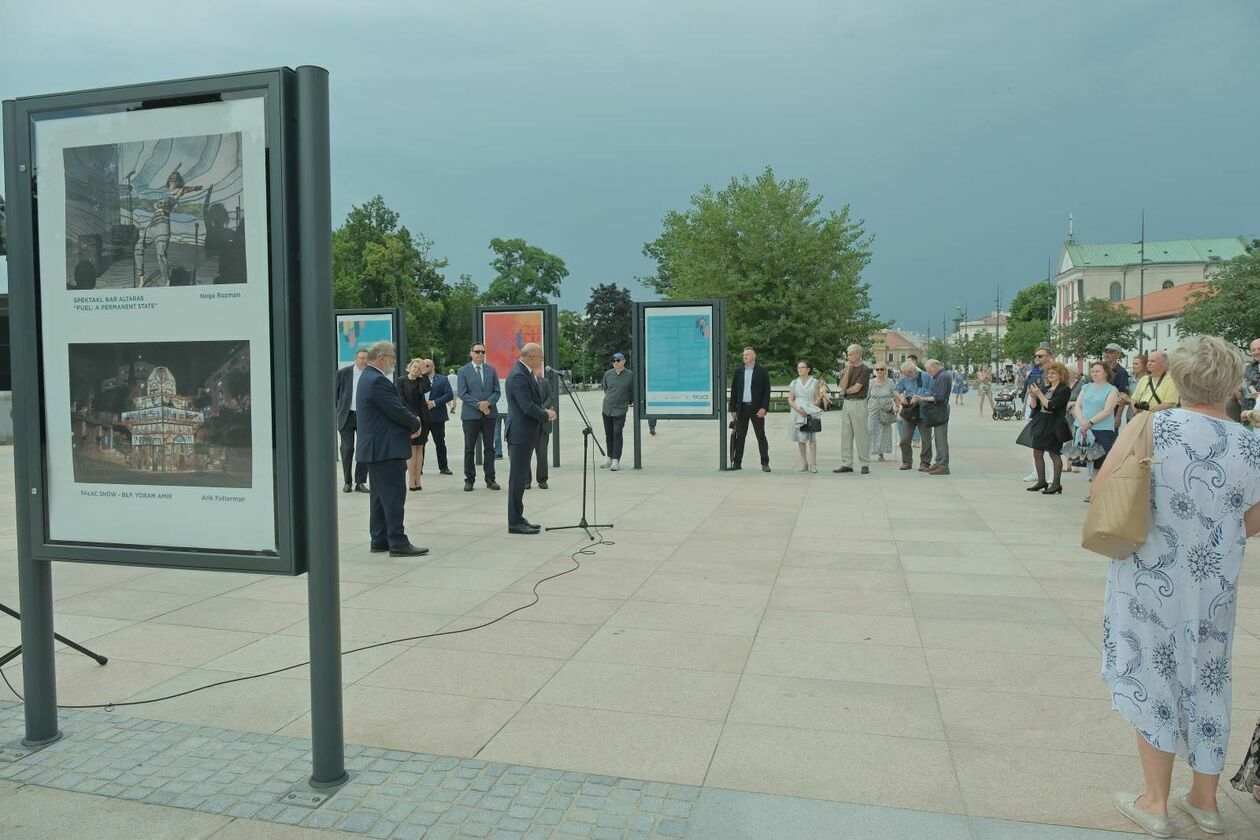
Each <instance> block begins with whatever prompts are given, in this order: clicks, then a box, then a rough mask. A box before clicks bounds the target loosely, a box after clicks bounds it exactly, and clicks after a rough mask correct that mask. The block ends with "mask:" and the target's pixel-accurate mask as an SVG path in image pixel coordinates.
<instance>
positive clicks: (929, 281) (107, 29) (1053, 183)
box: [0, 0, 1260, 332]
mask: <svg viewBox="0 0 1260 840" xmlns="http://www.w3.org/2000/svg"><path fill="white" fill-rule="evenodd" d="M0 31H3V32H4V34H5V38H4V47H3V50H2V51H0V98H12V97H15V96H24V95H32V94H39V93H47V92H54V91H60V90H72V89H79V88H88V87H99V86H104V85H115V84H126V83H131V82H140V81H153V80H159V79H165V78H180V77H186V76H196V75H203V74H211V73H222V72H231V71H237V70H250V69H256V68H261V67H271V66H279V65H289V66H297V65H300V64H319V65H322V66H324V67H326V68H328V70H329V71H330V73H331V82H332V108H333V124H332V132H333V138H332V139H333V172H332V177H333V202H334V208H333V210H334V216H335V220H336V221H340V219H341V218H342V217H344V214H345V212H346V211H347V210H348V209H349V208H350V206H351V205H352V204H355V203H359V202H362V201H364V200H366V199H368V198H370V197H371V196H373V195H375V194H376V193H381V194H383V195H384V196H385V198H386V200H387V201H388V202H389V204H390V205H391V206H393V207H394V208H396V209H397V210H399V211H400V212H401V213H402V217H403V220H404V222H405V223H406V224H407V225H409V226H410V227H411V228H412V229H413V230H419V231H423V232H424V233H425V234H426V235H428V236H429V237H431V238H432V239H433V240H434V241H435V242H436V248H435V252H436V253H437V254H438V255H440V256H445V257H447V258H449V259H450V262H451V265H450V269H449V277H450V279H452V280H454V279H455V278H456V276H457V275H458V274H459V273H461V272H467V273H468V274H471V275H472V276H473V278H474V279H475V280H477V281H478V283H479V284H481V285H483V286H484V285H485V284H486V283H487V282H488V281H489V279H490V276H491V272H490V269H489V266H488V262H489V256H490V252H489V250H488V248H487V245H488V243H489V240H490V239H491V238H492V237H495V236H503V237H511V236H522V237H524V238H526V239H527V240H528V241H529V242H530V243H532V244H534V245H538V246H540V247H543V248H546V249H547V250H549V251H552V252H554V253H557V254H559V255H560V256H562V257H563V258H564V259H565V261H566V262H567V263H568V266H569V270H570V272H571V274H570V277H569V279H568V280H567V281H566V288H565V291H564V294H563V296H562V300H561V303H562V305H564V306H566V307H572V308H580V307H581V306H582V305H583V304H584V303H585V300H586V298H587V296H588V293H589V288H590V286H592V285H594V284H596V283H601V282H617V283H622V284H626V285H629V286H630V287H631V289H632V290H633V291H634V292H635V293H636V296H640V297H641V296H645V295H644V293H643V292H642V290H641V289H639V288H638V287H637V286H635V285H634V283H633V278H634V277H636V276H641V275H644V274H648V273H650V272H651V270H652V264H651V263H650V262H649V261H648V260H646V259H645V258H644V257H643V256H642V254H641V252H640V249H641V248H642V245H643V243H644V242H645V241H647V240H650V239H652V238H654V237H655V236H656V235H657V234H658V232H659V230H660V221H661V219H662V217H663V216H664V214H665V213H666V212H667V211H668V210H670V209H672V208H683V207H685V206H686V204H687V200H688V197H689V196H690V195H692V194H693V193H694V192H696V191H697V190H698V189H699V188H700V187H701V186H702V185H704V184H706V183H707V184H713V185H714V186H715V187H720V186H723V185H725V184H726V183H727V182H728V181H729V179H730V178H731V177H732V176H736V175H742V174H750V175H753V174H756V173H757V172H759V171H760V170H761V169H762V168H763V167H764V166H766V165H771V166H773V167H774V169H775V171H776V173H777V174H778V175H779V176H780V177H804V178H808V179H809V181H810V183H811V185H812V187H813V189H814V191H815V192H816V193H821V194H822V195H823V196H824V199H825V200H824V206H825V207H827V208H838V207H839V206H841V205H842V204H845V203H848V204H849V205H851V207H852V212H853V214H854V216H855V217H857V218H861V219H865V221H866V227H867V231H868V232H869V233H871V234H873V235H874V236H875V246H874V260H873V262H872V264H871V266H870V268H869V269H868V271H867V274H866V279H867V280H869V281H870V283H871V285H872V289H873V299H874V304H875V308H876V310H877V311H878V312H879V313H881V314H882V315H884V316H885V317H888V318H894V319H896V320H897V321H898V322H899V323H900V324H901V325H902V326H904V327H906V328H910V329H917V330H924V329H925V328H926V327H927V326H928V325H929V324H931V325H932V328H933V332H939V330H940V321H941V315H942V310H943V309H948V310H949V311H950V313H951V315H952V312H953V307H954V305H955V304H956V303H957V304H962V303H966V304H967V305H968V306H969V309H970V311H971V313H972V314H973V315H974V314H976V313H978V312H979V311H981V310H984V309H986V307H987V308H991V307H992V302H993V298H994V295H995V293H996V291H997V289H998V288H999V287H1000V288H1001V290H1002V297H1003V300H1004V301H1005V300H1008V299H1009V298H1010V295H1011V294H1012V293H1013V292H1014V291H1015V290H1017V289H1018V288H1020V287H1022V286H1024V285H1027V284H1028V283H1029V282H1032V281H1035V280H1037V279H1039V278H1044V276H1045V272H1046V267H1047V260H1048V258H1049V257H1050V256H1051V255H1052V254H1055V253H1056V252H1057V249H1058V247H1059V244H1060V243H1061V242H1062V239H1063V236H1064V233H1065V229H1066V217H1067V214H1068V213H1069V212H1073V213H1075V214H1076V218H1077V238H1078V239H1079V240H1081V241H1117V240H1119V241H1124V240H1130V239H1136V238H1137V234H1138V214H1139V211H1140V210H1141V209H1142V208H1145V209H1146V217H1147V235H1148V237H1149V238H1184V237H1197V236H1224V235H1236V234H1246V235H1257V236H1260V189H1257V172H1260V167H1258V166H1257V158H1258V155H1257V148H1258V147H1260V146H1258V141H1260V92H1258V89H1257V79H1260V50H1257V49H1256V43H1257V40H1258V39H1257V37H1256V36H1257V35H1258V34H1260V4H1257V3H1256V2H1254V0H1203V2H1197V3H1185V2H1170V0H1149V1H1146V0H1109V2H1097V0H1061V2H1057V3H1052V4H1048V3H1011V2H1007V1H1006V0H985V1H984V2H981V1H980V0H953V2H949V3H942V2H902V1H901V0H887V2H873V0H856V1H855V0H816V1H815V0H773V2H765V0H762V2H755V3H744V2H734V0H672V2H637V0H622V2H620V3H616V4H612V3H592V2H589V0H585V2H579V1H578V0H540V1H539V2H535V3H521V2H478V1H477V0H458V2H455V0H446V2H440V3H439V2H432V1H431V0H423V2H420V1H419V0H417V2H402V1H401V0H396V2H384V1H383V0H338V2H331V0H250V2H240V1H239V0H223V1H222V2H217V3H184V4H156V5H155V4H154V3H152V2H139V0H111V2H109V3H100V2H96V0H47V2H39V3H36V2H27V0H0Z"/></svg>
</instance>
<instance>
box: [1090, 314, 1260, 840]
mask: <svg viewBox="0 0 1260 840" xmlns="http://www.w3.org/2000/svg"><path fill="white" fill-rule="evenodd" d="M1170 369H1171V372H1172V376H1173V381H1174V382H1175V383H1176V384H1177V385H1178V386H1179V387H1180V388H1181V400H1182V406H1183V407H1182V408H1175V409H1169V410H1166V411H1160V412H1158V413H1156V414H1155V416H1154V417H1153V419H1152V422H1153V436H1154V464H1153V465H1152V468H1151V508H1152V513H1151V530H1150V533H1149V535H1148V536H1147V538H1146V543H1145V544H1144V545H1143V546H1142V547H1141V548H1140V549H1139V550H1138V551H1137V553H1135V554H1134V555H1132V557H1130V558H1128V559H1125V560H1116V561H1113V562H1112V563H1111V567H1110V569H1109V570H1108V573H1107V594H1106V605H1105V611H1104V618H1103V667H1102V677H1103V679H1104V680H1106V681H1107V683H1108V684H1109V685H1110V686H1111V692H1112V695H1111V696H1112V705H1113V706H1114V707H1115V709H1116V710H1117V711H1118V712H1120V714H1122V715H1123V716H1124V717H1125V719H1126V720H1128V721H1129V723H1130V724H1132V725H1133V727H1134V729H1135V730H1136V731H1137V742H1138V752H1139V754H1140V756H1141V760H1142V772H1143V776H1144V778H1145V781H1146V789H1145V792H1144V793H1142V794H1141V795H1137V794H1124V793H1120V794H1116V797H1115V805H1116V807H1117V808H1118V809H1119V810H1120V812H1121V813H1123V814H1124V815H1125V816H1127V817H1129V818H1130V819H1132V820H1133V821H1134V822H1136V823H1137V824H1138V825H1140V826H1141V827H1142V828H1144V829H1146V831H1147V832H1149V833H1150V834H1153V835H1154V836H1156V837H1168V836H1170V832H1171V825H1170V822H1169V819H1168V805H1169V787H1170V783H1171V778H1172V767H1173V759H1174V757H1175V756H1181V757H1182V758H1184V759H1185V760H1186V761H1187V762H1188V763H1189V765H1190V768H1191V770H1193V771H1194V783H1193V786H1192V787H1191V788H1190V790H1189V791H1186V792H1180V793H1179V794H1178V795H1177V796H1175V797H1174V798H1173V799H1172V804H1173V805H1175V806H1176V807H1177V808H1178V809H1180V810H1181V811H1184V812H1185V813H1187V814H1188V815H1190V816H1191V817H1192V818H1193V819H1194V820H1195V822H1196V823H1198V824H1199V826H1200V827H1201V828H1203V829H1204V830H1206V831H1209V832H1212V833H1219V832H1220V831H1222V830H1223V823H1222V822H1221V817H1220V814H1219V813H1218V811H1217V807H1216V786H1217V782H1218V781H1219V778H1220V773H1221V771H1222V770H1223V769H1224V766H1225V745H1226V744H1227V743H1228V742H1229V725H1230V718H1229V714H1230V653H1231V649H1232V646H1233V639H1234V614H1235V608H1236V605H1235V594H1236V588H1237V582H1238V574H1239V571H1240V570H1241V567H1242V559H1243V550H1244V547H1245V545H1246V540H1247V537H1248V536H1249V535H1255V534H1257V533H1260V437H1258V436H1256V435H1252V434H1251V433H1249V432H1248V431H1247V430H1246V429H1244V428H1243V427H1242V426H1240V425H1239V424H1237V423H1234V422H1232V421H1231V420H1230V419H1229V418H1228V416H1227V415H1226V414H1225V401H1226V400H1227V399H1228V398H1229V395H1230V394H1231V393H1232V392H1233V391H1234V390H1235V389H1236V388H1237V384H1238V382H1239V381H1240V379H1241V377H1242V361H1241V359H1240V357H1239V354H1238V351H1237V349H1236V348H1234V347H1232V346H1231V345H1229V344H1227V343H1226V342H1224V341H1222V340H1221V339H1218V338H1201V339H1196V340H1195V341H1193V342H1191V343H1190V344H1188V345H1186V346H1184V347H1182V348H1180V349H1178V350H1176V351H1175V352H1174V353H1173V354H1172V362H1171V366H1170ZM1135 428H1136V426H1130V427H1127V428H1126V429H1125V431H1124V432H1123V433H1122V434H1121V439H1120V440H1118V441H1117V442H1116V445H1117V446H1122V445H1123V446H1125V448H1127V437H1129V436H1131V435H1130V431H1131V430H1132V429H1135ZM1115 466H1116V463H1115V462H1114V461H1108V462H1107V463H1106V464H1104V466H1103V469H1102V471H1101V472H1100V473H1099V476H1098V478H1097V479H1096V484H1099V483H1102V482H1105V481H1106V480H1107V477H1108V476H1109V475H1110V474H1111V471H1112V469H1114V467H1115ZM1095 492H1097V491H1095Z"/></svg>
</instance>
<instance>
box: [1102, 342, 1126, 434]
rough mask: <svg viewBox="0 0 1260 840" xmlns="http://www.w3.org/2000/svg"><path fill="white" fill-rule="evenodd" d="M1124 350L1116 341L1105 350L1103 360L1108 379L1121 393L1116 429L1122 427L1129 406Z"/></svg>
mask: <svg viewBox="0 0 1260 840" xmlns="http://www.w3.org/2000/svg"><path fill="white" fill-rule="evenodd" d="M1123 355H1124V348H1123V347H1121V346H1120V345H1119V344H1116V343H1115V342H1114V341H1113V342H1111V343H1110V344H1108V345H1107V348H1106V349H1105V350H1103V359H1105V360H1106V363H1107V377H1108V381H1110V382H1111V384H1112V385H1114V386H1116V390H1117V391H1119V392H1120V402H1119V403H1117V404H1116V428H1119V427H1120V418H1121V417H1123V416H1124V410H1125V409H1126V408H1128V406H1129V371H1128V370H1127V369H1126V368H1125V366H1124V365H1123V364H1121V363H1120V357H1121V356H1123Z"/></svg>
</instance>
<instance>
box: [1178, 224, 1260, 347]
mask: <svg viewBox="0 0 1260 840" xmlns="http://www.w3.org/2000/svg"><path fill="white" fill-rule="evenodd" d="M1177 333H1178V334H1179V335H1182V336H1187V335H1216V336H1220V337H1221V338H1223V339H1225V340H1226V341H1229V342H1233V343H1234V344H1237V345H1238V346H1239V347H1246V346H1247V345H1248V344H1250V343H1251V342H1252V341H1253V340H1254V339H1256V338H1260V240H1254V241H1253V242H1252V244H1251V247H1249V248H1248V249H1247V253H1245V254H1241V255H1239V256H1237V257H1234V258H1233V259H1232V260H1230V261H1229V262H1227V263H1225V265H1224V266H1223V267H1222V268H1221V270H1220V271H1218V272H1217V273H1216V274H1215V275H1213V276H1212V277H1211V279H1209V281H1208V284H1207V285H1206V286H1205V287H1203V288H1202V289H1199V290H1197V291H1195V292H1192V293H1191V294H1190V298H1189V299H1188V300H1187V301H1186V307H1185V310H1184V311H1183V312H1182V313H1181V317H1180V318H1178V319H1177Z"/></svg>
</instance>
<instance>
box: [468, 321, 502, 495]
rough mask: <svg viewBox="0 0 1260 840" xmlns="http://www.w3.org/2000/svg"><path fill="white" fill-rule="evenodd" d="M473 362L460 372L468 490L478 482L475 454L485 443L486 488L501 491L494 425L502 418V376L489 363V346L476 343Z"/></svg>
mask: <svg viewBox="0 0 1260 840" xmlns="http://www.w3.org/2000/svg"><path fill="white" fill-rule="evenodd" d="M468 358H469V359H470V361H469V362H468V364H466V365H464V366H463V367H462V368H460V369H459V389H458V390H459V402H460V408H459V419H460V420H461V421H462V422H463V424H464V489H465V490H472V489H473V482H474V481H476V480H477V465H476V458H475V457H474V453H475V452H476V450H477V440H478V438H480V439H481V444H482V462H481V466H482V469H483V470H484V471H485V474H486V486H487V487H489V488H490V489H491V490H498V489H499V485H498V484H497V483H496V482H495V480H494V424H495V420H496V419H497V418H498V416H499V374H498V373H496V372H495V370H494V368H493V367H491V366H490V365H488V364H486V345H485V344H483V343H482V342H480V341H478V342H474V344H473V346H472V350H471V351H470V352H469V354H468Z"/></svg>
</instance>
